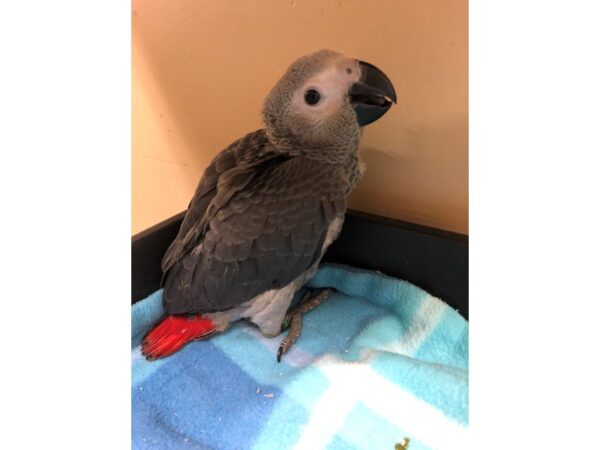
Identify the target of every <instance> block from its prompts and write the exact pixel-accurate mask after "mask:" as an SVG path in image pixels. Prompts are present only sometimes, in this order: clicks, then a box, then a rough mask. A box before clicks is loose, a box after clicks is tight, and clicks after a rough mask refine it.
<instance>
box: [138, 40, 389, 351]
mask: <svg viewBox="0 0 600 450" xmlns="http://www.w3.org/2000/svg"><path fill="white" fill-rule="evenodd" d="M393 103H394V104H395V103H397V97H396V92H395V89H394V86H393V85H392V82H391V81H390V79H389V78H388V76H387V75H385V74H384V73H383V72H382V71H381V70H380V69H378V68H377V67H375V66H374V65H372V64H370V63H367V62H364V61H362V60H359V59H356V58H352V57H348V56H346V55H345V54H343V53H340V52H337V51H334V50H320V51H317V52H315V53H312V54H309V55H306V56H302V57H300V58H299V59H297V60H296V61H295V62H293V63H292V64H291V65H290V66H289V68H288V69H287V71H286V72H285V73H284V75H283V76H282V77H281V78H280V79H279V81H278V82H277V83H276V84H275V86H274V87H273V88H272V89H271V91H270V92H269V93H268V95H267V97H266V99H265V100H264V104H263V107H262V122H263V125H264V127H263V128H261V129H258V130H256V131H253V132H250V133H248V134H246V135H245V136H243V137H241V138H240V139H238V140H237V141H235V142H233V143H232V144H230V145H229V146H228V147H226V148H225V149H224V150H223V151H221V152H220V153H219V154H217V156H216V157H215V158H214V159H213V160H212V162H211V163H210V165H209V166H208V167H207V168H206V169H205V171H204V173H203V175H202V177H201V178H200V181H199V183H198V185H197V188H196V190H195V193H194V195H193V197H192V200H191V201H190V203H189V206H188V209H187V212H186V214H185V217H184V219H183V222H182V223H181V226H180V229H179V232H178V234H177V236H176V237H175V239H174V240H173V242H172V243H171V244H170V246H169V247H168V249H167V250H166V252H165V254H164V256H163V259H162V262H161V267H162V272H163V278H162V280H161V286H162V287H163V293H162V306H163V310H164V313H165V314H164V315H163V318H162V320H160V321H159V322H158V323H157V324H155V326H154V327H153V328H151V329H150V331H149V332H148V333H146V335H145V336H144V337H143V339H142V343H141V352H142V354H143V355H144V356H145V357H146V358H147V359H148V360H154V359H158V358H163V357H166V356H169V355H171V354H173V353H175V352H176V351H178V350H180V349H181V348H182V347H183V346H185V345H186V344H187V343H189V342H191V341H195V340H199V339H205V338H208V337H210V336H213V335H215V334H217V333H222V332H224V331H225V330H227V329H228V327H229V326H231V325H232V324H233V323H234V322H236V321H238V320H245V321H248V322H250V323H252V324H254V325H255V326H256V327H258V330H259V331H260V333H262V335H264V336H266V337H269V338H273V337H276V336H278V335H279V334H280V333H281V332H282V330H283V329H285V327H284V326H283V327H282V324H285V323H286V322H287V323H289V322H291V323H292V328H293V330H292V329H290V334H289V335H288V337H287V338H286V339H284V341H283V342H282V344H281V346H280V347H279V351H278V355H277V360H278V361H280V358H281V355H282V354H283V353H285V352H286V351H287V349H288V348H289V345H290V344H291V343H292V342H293V341H294V340H295V339H296V338H297V336H298V335H299V327H300V325H301V321H300V316H301V314H303V313H305V312H307V311H309V310H310V309H312V308H313V307H315V306H316V305H317V304H318V303H320V302H321V301H323V299H324V298H326V297H327V296H328V295H329V293H330V292H331V289H326V290H325V291H324V292H322V293H321V294H319V295H317V296H315V297H314V298H313V299H312V300H311V299H310V297H309V296H310V294H307V296H306V297H305V298H304V299H303V300H302V301H301V302H300V304H298V305H296V306H295V307H291V305H292V301H293V298H294V294H295V293H296V292H297V291H299V290H300V289H301V288H302V286H303V285H304V284H305V283H306V282H307V281H308V280H309V279H310V278H311V277H312V276H313V275H314V274H315V273H316V270H317V268H318V265H319V262H320V261H321V258H322V257H323V254H324V253H325V250H326V249H327V248H328V246H329V245H330V244H331V243H332V242H333V241H334V240H335V239H336V238H337V236H338V234H339V233H340V230H341V227H342V224H343V221H344V215H345V212H346V208H347V198H348V195H349V194H350V192H351V191H352V190H353V189H354V187H355V185H356V183H357V182H358V180H359V178H360V177H361V175H362V173H363V171H364V164H363V162H362V161H361V159H360V156H359V143H360V139H361V136H362V128H363V127H365V126H366V125H369V124H371V123H373V122H375V121H376V120H378V119H379V118H380V117H382V116H383V115H384V114H385V113H386V112H387V111H388V110H389V109H390V107H391V106H392V104H393ZM165 316H166V317H165ZM292 331H293V335H292Z"/></svg>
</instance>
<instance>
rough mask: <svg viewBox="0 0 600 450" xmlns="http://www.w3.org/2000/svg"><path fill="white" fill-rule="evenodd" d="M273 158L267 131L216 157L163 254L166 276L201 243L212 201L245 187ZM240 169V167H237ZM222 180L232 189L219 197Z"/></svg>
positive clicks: (237, 143)
mask: <svg viewBox="0 0 600 450" xmlns="http://www.w3.org/2000/svg"><path fill="white" fill-rule="evenodd" d="M272 159H276V155H275V154H274V153H273V151H272V149H270V147H269V145H268V140H267V137H266V134H265V132H264V130H258V131H255V132H253V133H249V134H247V135H246V136H244V137H243V138H241V139H239V140H237V141H236V142H234V143H233V144H231V145H230V146H229V147H227V148H226V149H225V150H223V151H222V152H221V153H219V154H218V155H217V156H216V157H215V159H214V160H213V161H212V162H211V164H210V165H209V166H208V167H207V168H206V170H205V171H204V174H203V175H202V178H201V179H200V182H199V183H198V187H197V188H196V192H195V193H194V197H193V198H192V200H191V201H190V204H189V205H188V210H187V212H186V215H185V217H184V219H183V222H182V224H181V227H180V228H179V232H178V234H177V237H176V238H175V240H174V241H173V242H172V243H171V245H170V246H169V248H168V249H167V251H166V252H165V254H164V256H163V259H162V270H163V272H164V273H165V275H166V274H167V273H168V271H169V270H170V269H171V268H172V267H173V265H174V264H175V263H176V262H177V261H179V260H181V258H183V257H184V256H185V254H186V253H188V252H189V251H190V250H191V249H192V248H193V247H194V246H195V245H197V243H198V240H199V239H200V237H201V234H202V232H203V231H204V229H205V222H206V219H207V218H208V215H207V214H206V213H207V210H208V207H209V205H210V204H211V202H213V201H214V203H215V204H217V203H223V201H224V200H225V199H224V198H223V197H224V196H223V194H224V193H225V192H234V191H237V190H240V189H243V188H244V186H245V185H246V184H247V183H248V182H249V181H250V176H251V175H253V174H254V168H255V167H256V166H258V165H260V164H261V163H264V162H265V161H269V160H272ZM236 168H237V170H234V169H236ZM232 171H233V172H232ZM225 174H227V175H225ZM219 183H220V184H221V186H223V185H224V184H229V186H228V189H221V190H220V193H221V195H220V197H219V198H217V199H215V196H216V194H217V192H218V185H219ZM203 219H204V221H203Z"/></svg>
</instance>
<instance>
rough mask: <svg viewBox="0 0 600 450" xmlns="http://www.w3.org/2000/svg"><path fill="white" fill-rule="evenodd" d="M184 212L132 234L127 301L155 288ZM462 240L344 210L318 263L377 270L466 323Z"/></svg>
mask: <svg viewBox="0 0 600 450" xmlns="http://www.w3.org/2000/svg"><path fill="white" fill-rule="evenodd" d="M184 215H185V212H182V213H180V214H177V215H176V216H173V217H171V218H170V219H167V220H165V221H164V222H161V223H159V224H157V225H155V226H153V227H152V228H149V229H148V230H145V231H143V232H141V233H139V234H136V235H135V236H133V238H132V244H131V252H132V255H131V264H132V268H131V269H132V270H131V276H132V281H131V286H132V292H131V301H132V303H135V302H137V301H139V300H141V299H143V298H144V297H146V296H147V295H149V294H151V293H152V292H154V291H156V290H157V289H159V287H160V279H161V276H162V272H161V269H160V261H161V259H162V256H163V254H164V252H165V251H166V249H167V247H168V246H169V244H170V243H171V241H172V240H173V239H174V238H175V236H176V235H177V231H178V230H179V226H180V225H181V221H182V220H183V217H184ZM468 256H469V251H468V237H467V236H465V235H462V234H457V233H451V232H448V231H443V230H438V229H436V228H430V227H425V226H422V225H417V224H414V223H409V222H402V221H399V220H393V219H388V218H385V217H380V216H375V215H372V214H366V213H363V212H359V211H354V210H349V211H348V212H347V213H346V220H345V223H344V226H343V228H342V231H341V233H340V236H339V237H338V239H337V240H336V241H335V242H334V243H333V244H332V245H331V246H330V247H329V249H328V250H327V253H326V254H325V256H324V257H323V262H335V263H341V264H347V265H351V266H354V267H359V268H364V269H370V270H378V271H380V272H383V273H385V274H387V275H391V276H394V277H396V278H401V279H403V280H406V281H409V282H411V283H413V284H415V285H417V286H419V287H421V288H423V289H425V290H426V291H427V292H429V293H430V294H432V295H434V296H436V297H439V298H441V299H442V300H444V301H445V302H446V303H448V304H449V305H450V306H452V307H453V308H455V309H457V310H458V311H459V312H460V314H462V316H463V317H465V318H466V319H468V318H469V300H468V290H469V280H468V277H469V262H468Z"/></svg>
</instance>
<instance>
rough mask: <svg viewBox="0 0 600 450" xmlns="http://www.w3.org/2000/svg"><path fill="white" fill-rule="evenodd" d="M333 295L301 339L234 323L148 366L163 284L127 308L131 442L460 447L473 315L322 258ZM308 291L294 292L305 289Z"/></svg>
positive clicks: (323, 283) (158, 445) (316, 282)
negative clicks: (144, 341) (145, 343)
mask: <svg viewBox="0 0 600 450" xmlns="http://www.w3.org/2000/svg"><path fill="white" fill-rule="evenodd" d="M308 286H309V287H312V288H322V287H333V288H335V289H336V292H334V293H333V294H332V296H331V297H330V298H329V299H327V300H326V301H325V302H324V303H323V304H321V305H319V306H318V307H317V308H315V309H314V310H313V311H311V312H309V313H307V314H306V315H305V316H304V318H303V330H302V335H301V336H300V339H299V340H298V341H297V342H296V344H295V345H294V346H293V347H292V348H291V349H290V350H289V351H288V353H287V354H285V355H284V356H283V358H282V361H281V363H277V361H276V353H277V348H278V346H279V343H280V341H281V339H282V338H283V337H284V336H285V334H283V335H282V336H279V337H277V338H272V339H268V338H265V337H263V336H262V335H261V334H260V333H259V332H258V330H257V329H256V327H254V326H253V325H251V324H248V323H244V322H239V323H236V324H235V325H234V326H232V327H231V328H230V329H229V330H227V331H226V332H225V333H223V334H221V335H218V336H216V337H213V338H210V339H208V340H204V341H197V342H193V343H191V344H188V345H187V346H186V347H184V349H183V350H181V351H180V352H178V353H176V354H175V355H173V356H171V357H168V358H165V359H162V360H157V361H153V362H149V361H146V360H145V359H144V358H143V357H142V356H141V354H140V349H139V343H140V340H141V337H142V336H143V334H144V333H145V332H146V331H147V330H148V329H149V328H150V327H151V326H152V324H153V323H154V322H156V321H157V320H158V319H159V318H160V317H161V315H162V309H161V294H162V291H157V292H155V293H154V294H152V295H150V296H149V297H147V298H146V299H144V300H142V301H140V302H138V303H136V304H135V305H133V309H132V447H133V448H134V449H161V450H168V449H224V450H232V449H261V450H262V449H265V450H266V449H273V450H283V449H307V450H317V449H331V450H333V449H389V450H393V449H394V448H398V449H400V448H408V449H409V450H420V449H464V448H466V437H467V424H468V358H467V356H468V323H467V322H466V321H465V320H464V319H463V318H462V316H460V314H459V313H458V312H456V311H454V310H453V309H452V308H450V307H449V306H448V305H446V304H445V303H444V302H442V301H441V300H439V299H437V298H435V297H432V296H431V295H429V294H427V293H426V292H424V291H423V290H421V289H419V288H418V287H416V286H414V285H412V284H410V283H407V282H405V281H402V280H398V279H394V278H391V277H388V276H385V275H382V274H380V273H375V272H368V271H363V270H357V269H353V268H349V267H344V266H333V265H326V266H322V267H321V268H320V269H319V271H318V272H317V274H316V275H315V276H314V277H313V279H312V280H311V281H310V282H309V283H308ZM300 295H301V293H298V297H299V296H300Z"/></svg>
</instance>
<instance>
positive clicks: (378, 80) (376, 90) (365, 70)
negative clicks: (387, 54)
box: [348, 61, 397, 127]
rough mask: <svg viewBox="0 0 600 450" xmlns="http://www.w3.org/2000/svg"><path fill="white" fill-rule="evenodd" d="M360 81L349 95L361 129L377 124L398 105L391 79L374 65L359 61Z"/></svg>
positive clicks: (353, 86) (352, 87)
mask: <svg viewBox="0 0 600 450" xmlns="http://www.w3.org/2000/svg"><path fill="white" fill-rule="evenodd" d="M358 65H359V67H360V79H359V80H358V81H357V82H356V83H354V84H353V85H352V86H351V87H350V91H348V94H349V95H350V101H351V103H352V106H353V107H354V111H355V112H356V117H357V119H358V124H359V125H360V126H361V127H364V126H365V125H369V124H370V123H373V122H375V121H376V120H377V119H379V118H380V117H381V116H383V115H384V114H385V113H386V112H387V110H388V109H390V107H391V106H392V102H394V103H396V100H397V99H396V91H395V90H394V86H393V85H392V82H391V81H390V79H389V78H388V77H387V76H386V74H385V73H383V72H382V71H381V70H379V69H378V68H377V67H375V66H374V65H372V64H369V63H366V62H364V61H359V62H358Z"/></svg>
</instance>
